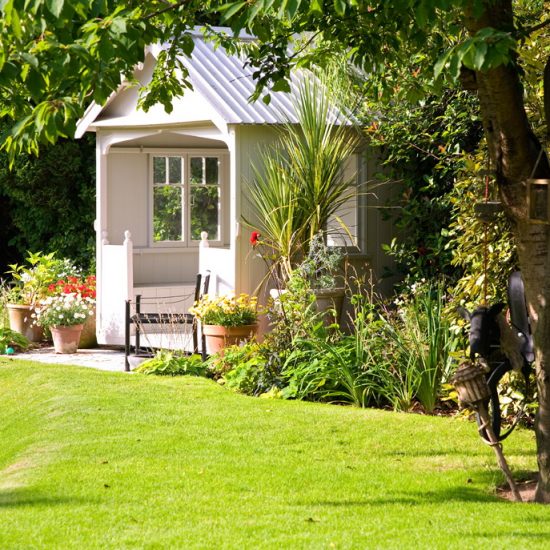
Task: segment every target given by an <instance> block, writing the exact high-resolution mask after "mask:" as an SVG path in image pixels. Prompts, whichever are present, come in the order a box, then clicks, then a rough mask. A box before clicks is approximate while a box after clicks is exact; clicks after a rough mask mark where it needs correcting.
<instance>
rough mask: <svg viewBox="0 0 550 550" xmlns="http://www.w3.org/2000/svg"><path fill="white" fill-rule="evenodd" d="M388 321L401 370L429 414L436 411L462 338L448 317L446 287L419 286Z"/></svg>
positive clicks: (390, 335) (388, 331)
mask: <svg viewBox="0 0 550 550" xmlns="http://www.w3.org/2000/svg"><path fill="white" fill-rule="evenodd" d="M397 304H398V308H399V309H398V311H397V312H396V314H395V315H393V316H391V317H387V318H386V323H387V335H388V337H389V338H390V340H391V342H392V344H393V345H394V346H395V351H396V354H395V359H396V362H397V365H396V366H397V369H398V371H399V372H400V373H401V374H402V375H406V378H407V380H410V387H411V389H414V393H415V396H416V397H417V398H418V399H419V400H420V402H421V403H422V405H423V407H424V409H425V410H426V411H427V412H432V411H433V410H434V408H435V405H436V402H437V398H438V395H439V392H440V390H441V383H442V381H447V380H448V379H449V377H450V374H451V370H452V365H453V352H454V351H455V349H456V348H457V345H458V342H459V338H458V336H457V335H456V333H455V332H454V331H453V330H452V323H451V321H450V320H449V319H448V318H447V317H446V315H445V311H444V307H445V301H444V291H443V284H442V283H439V284H435V285H432V284H426V283H423V284H421V283H415V284H413V285H412V287H411V289H410V294H409V295H404V297H403V298H402V299H401V300H398V301H397Z"/></svg>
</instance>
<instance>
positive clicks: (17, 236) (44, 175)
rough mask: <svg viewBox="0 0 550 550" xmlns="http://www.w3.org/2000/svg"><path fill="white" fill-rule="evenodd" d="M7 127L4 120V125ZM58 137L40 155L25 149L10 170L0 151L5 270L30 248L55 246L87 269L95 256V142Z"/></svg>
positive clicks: (2, 267)
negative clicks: (57, 141)
mask: <svg viewBox="0 0 550 550" xmlns="http://www.w3.org/2000/svg"><path fill="white" fill-rule="evenodd" d="M4 128H5V125H4ZM94 141H95V140H94V138H93V137H85V138H83V139H81V140H79V141H78V142H72V141H60V142H59V143H57V144H56V145H54V146H49V147H44V148H43V149H42V151H41V154H40V156H39V157H38V158H36V157H34V156H30V155H27V154H24V153H21V154H19V155H18V156H17V158H16V160H15V163H14V166H13V168H12V170H10V169H9V166H8V164H9V159H8V157H7V155H6V154H5V153H0V199H1V200H0V213H1V214H2V220H3V223H2V224H1V226H0V252H1V253H2V254H1V258H2V261H1V262H0V264H1V265H0V270H1V271H2V272H3V271H5V269H6V266H7V264H8V263H13V262H20V261H21V260H22V259H23V258H24V257H25V254H26V251H27V250H57V251H58V253H59V255H60V256H63V257H67V258H71V259H72V260H73V261H74V262H75V263H76V264H78V265H81V266H82V267H83V268H84V269H85V270H86V271H88V270H92V268H93V266H94V258H95V233H94V229H93V221H94V218H95V143H94Z"/></svg>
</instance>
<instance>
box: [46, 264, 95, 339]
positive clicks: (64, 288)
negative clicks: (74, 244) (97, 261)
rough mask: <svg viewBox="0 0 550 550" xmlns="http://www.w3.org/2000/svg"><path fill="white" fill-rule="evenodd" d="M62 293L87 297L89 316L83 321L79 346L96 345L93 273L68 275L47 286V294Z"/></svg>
mask: <svg viewBox="0 0 550 550" xmlns="http://www.w3.org/2000/svg"><path fill="white" fill-rule="evenodd" d="M62 294H78V295H79V296H81V297H83V298H87V299H88V302H89V303H90V304H92V310H91V312H90V315H89V317H88V318H87V319H86V320H85V321H84V327H83V329H82V334H81V335H80V344H79V346H78V347H79V348H85V349H87V348H93V347H95V346H97V339H96V317H95V299H96V278H95V275H88V276H86V277H77V276H75V275H69V276H68V277H66V278H64V279H59V280H57V281H56V282H55V283H52V284H51V285H49V286H48V295H49V296H56V295H62Z"/></svg>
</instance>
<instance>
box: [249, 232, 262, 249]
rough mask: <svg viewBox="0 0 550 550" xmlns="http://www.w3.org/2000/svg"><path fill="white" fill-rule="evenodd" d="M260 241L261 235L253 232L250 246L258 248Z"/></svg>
mask: <svg viewBox="0 0 550 550" xmlns="http://www.w3.org/2000/svg"><path fill="white" fill-rule="evenodd" d="M259 239H260V234H259V233H258V231H252V233H251V235H250V244H251V245H252V246H256V245H257V244H258V242H259Z"/></svg>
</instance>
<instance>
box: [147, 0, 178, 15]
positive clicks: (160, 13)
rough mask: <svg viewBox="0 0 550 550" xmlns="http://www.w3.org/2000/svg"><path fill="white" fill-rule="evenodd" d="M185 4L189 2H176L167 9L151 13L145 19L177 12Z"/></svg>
mask: <svg viewBox="0 0 550 550" xmlns="http://www.w3.org/2000/svg"><path fill="white" fill-rule="evenodd" d="M165 3H167V2H165ZM185 3H187V0H180V1H179V2H176V3H175V4H170V5H168V6H167V7H166V8H163V9H161V10H158V11H155V12H153V13H150V14H149V15H145V16H144V17H143V19H152V18H153V17H156V16H157V15H162V14H163V13H166V12H167V11H171V10H175V9H177V8H180V7H181V6H183V5H184V4H185Z"/></svg>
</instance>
